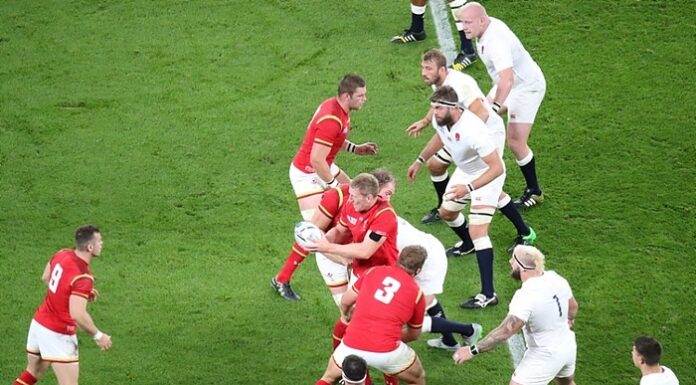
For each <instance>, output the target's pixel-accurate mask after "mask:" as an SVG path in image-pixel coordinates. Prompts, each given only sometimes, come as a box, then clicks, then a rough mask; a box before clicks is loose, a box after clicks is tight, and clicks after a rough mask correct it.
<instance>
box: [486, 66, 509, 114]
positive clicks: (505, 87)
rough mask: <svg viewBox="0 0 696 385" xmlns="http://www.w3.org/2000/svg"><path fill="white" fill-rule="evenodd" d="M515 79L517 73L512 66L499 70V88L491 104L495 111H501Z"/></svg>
mask: <svg viewBox="0 0 696 385" xmlns="http://www.w3.org/2000/svg"><path fill="white" fill-rule="evenodd" d="M514 80H515V74H514V72H513V71H512V67H509V68H505V69H503V70H500V71H498V88H497V90H496V92H495V95H494V96H493V100H492V102H491V104H493V111H495V112H499V111H500V110H501V107H503V106H504V105H505V101H506V100H507V97H508V95H510V91H511V90H512V83H513V82H514Z"/></svg>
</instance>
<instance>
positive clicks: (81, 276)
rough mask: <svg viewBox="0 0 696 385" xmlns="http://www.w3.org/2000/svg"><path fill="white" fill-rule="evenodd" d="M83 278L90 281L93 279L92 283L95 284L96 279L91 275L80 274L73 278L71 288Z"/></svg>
mask: <svg viewBox="0 0 696 385" xmlns="http://www.w3.org/2000/svg"><path fill="white" fill-rule="evenodd" d="M82 278H88V279H91V280H92V282H94V277H92V276H91V275H89V274H80V275H76V276H75V278H73V279H72V281H70V286H72V285H73V284H75V282H77V280H78V279H82Z"/></svg>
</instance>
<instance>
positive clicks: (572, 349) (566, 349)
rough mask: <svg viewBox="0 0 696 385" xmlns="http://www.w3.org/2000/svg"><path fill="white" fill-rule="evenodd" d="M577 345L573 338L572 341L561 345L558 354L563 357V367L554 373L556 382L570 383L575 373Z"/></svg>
mask: <svg viewBox="0 0 696 385" xmlns="http://www.w3.org/2000/svg"><path fill="white" fill-rule="evenodd" d="M577 352H578V349H577V346H576V344H575V338H573V340H572V342H568V343H566V344H564V345H563V349H562V350H561V352H560V353H559V354H558V355H559V356H563V357H565V360H564V363H563V367H561V369H560V370H559V371H558V373H557V374H556V379H557V382H558V383H560V384H572V383H573V378H574V375H575V361H576V359H577Z"/></svg>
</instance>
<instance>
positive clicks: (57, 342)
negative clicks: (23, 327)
mask: <svg viewBox="0 0 696 385" xmlns="http://www.w3.org/2000/svg"><path fill="white" fill-rule="evenodd" d="M27 352H28V353H32V354H34V355H39V356H40V357H41V359H42V360H44V361H48V362H63V363H71V362H78V361H79V359H80V358H79V353H78V349H77V336H76V335H74V334H72V335H70V334H61V333H56V332H54V331H53V330H50V329H48V328H46V327H44V326H43V325H41V324H40V323H38V322H36V321H35V320H32V321H31V325H30V326H29V337H28V338H27Z"/></svg>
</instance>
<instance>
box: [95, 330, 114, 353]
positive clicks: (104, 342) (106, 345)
mask: <svg viewBox="0 0 696 385" xmlns="http://www.w3.org/2000/svg"><path fill="white" fill-rule="evenodd" d="M94 342H96V343H97V346H99V349H101V350H102V351H107V350H109V349H111V336H110V335H108V334H106V333H104V335H103V336H102V337H101V338H100V339H98V340H95V341H94Z"/></svg>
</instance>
